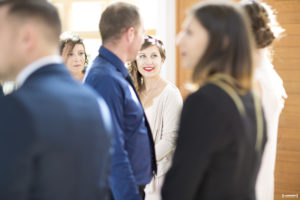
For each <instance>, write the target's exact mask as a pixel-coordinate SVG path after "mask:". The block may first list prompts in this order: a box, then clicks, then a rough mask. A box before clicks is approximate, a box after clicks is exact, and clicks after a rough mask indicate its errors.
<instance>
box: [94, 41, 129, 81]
mask: <svg viewBox="0 0 300 200" xmlns="http://www.w3.org/2000/svg"><path fill="white" fill-rule="evenodd" d="M99 54H100V56H101V57H103V58H104V59H106V60H107V61H108V62H110V63H111V64H113V66H114V67H115V68H116V69H117V70H118V71H120V72H121V73H122V75H123V76H124V77H125V78H126V77H127V76H128V74H129V73H128V70H127V68H126V67H125V65H124V63H123V62H122V60H121V59H120V58H118V57H117V56H116V55H115V54H114V53H112V52H111V51H110V50H108V49H107V48H105V47H104V46H101V47H100V49H99Z"/></svg>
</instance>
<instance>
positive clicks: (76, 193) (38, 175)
mask: <svg viewBox="0 0 300 200" xmlns="http://www.w3.org/2000/svg"><path fill="white" fill-rule="evenodd" d="M60 32H61V25H60V20H59V17H58V13H57V10H56V9H55V8H54V7H53V5H51V4H50V3H48V2H47V1H46V0H22V1H21V0H2V1H0V44H1V45H0V52H1V53H0V80H4V81H9V80H13V81H15V82H16V85H17V89H16V90H15V91H14V92H12V93H11V94H9V95H7V96H4V97H1V99H0V163H1V164H0V199H1V200H2V199H3V200H19V199H22V200H25V199H26V200H27V199H39V200H44V199H45V200H46V199H47V200H50V199H51V200H54V199H55V200H96V199H97V200H98V199H104V198H105V196H106V187H107V182H106V181H107V171H108V167H109V157H110V156H109V155H110V153H109V152H110V140H111V136H110V135H111V132H112V127H111V121H110V113H109V112H108V108H107V106H106V104H105V103H104V101H103V99H102V98H100V97H99V96H97V94H95V93H94V92H93V91H92V90H91V89H89V88H87V87H86V86H83V85H81V84H79V83H77V82H76V81H75V80H74V79H73V78H72V77H71V76H70V75H69V73H68V72H67V71H66V67H65V66H64V65H63V64H62V59H61V57H59V56H58V54H59V52H58V43H59V35H60Z"/></svg>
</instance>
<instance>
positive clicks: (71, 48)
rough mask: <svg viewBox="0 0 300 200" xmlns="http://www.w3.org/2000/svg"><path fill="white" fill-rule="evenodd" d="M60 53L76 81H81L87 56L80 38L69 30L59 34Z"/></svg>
mask: <svg viewBox="0 0 300 200" xmlns="http://www.w3.org/2000/svg"><path fill="white" fill-rule="evenodd" d="M60 54H61V55H62V57H63V60H64V62H65V64H66V66H67V68H68V71H69V72H70V73H71V75H72V76H73V77H74V78H75V79H76V80H78V81H80V82H81V81H82V80H83V77H84V73H85V71H86V67H87V64H88V58H87V54H86V51H85V46H84V44H83V41H82V39H81V38H80V37H79V36H77V35H74V34H72V33H70V32H65V33H63V34H62V35H61V43H60Z"/></svg>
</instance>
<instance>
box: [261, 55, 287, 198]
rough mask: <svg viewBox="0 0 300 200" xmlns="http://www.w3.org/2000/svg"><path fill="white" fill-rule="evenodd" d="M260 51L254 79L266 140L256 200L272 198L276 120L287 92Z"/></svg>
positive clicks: (267, 59) (277, 120) (266, 56)
mask: <svg viewBox="0 0 300 200" xmlns="http://www.w3.org/2000/svg"><path fill="white" fill-rule="evenodd" d="M260 53H261V61H260V64H259V66H258V68H257V69H256V71H255V79H256V80H257V81H258V83H259V85H260V87H261V94H262V106H263V109H264V113H265V117H266V122H267V136H268V141H267V144H266V146H265V151H264V154H263V157H262V163H261V167H260V171H259V173H258V177H257V182H256V198H257V200H274V170H275V160H276V147H277V132H278V122H279V116H280V113H281V111H282V109H283V107H284V101H285V99H286V98H287V94H286V92H285V89H284V87H283V82H282V79H281V78H280V76H279V75H278V74H277V72H276V71H275V69H274V66H273V65H272V63H271V62H270V60H269V58H268V52H267V50H261V52H260Z"/></svg>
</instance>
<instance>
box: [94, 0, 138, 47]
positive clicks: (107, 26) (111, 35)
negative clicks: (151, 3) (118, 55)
mask: <svg viewBox="0 0 300 200" xmlns="http://www.w3.org/2000/svg"><path fill="white" fill-rule="evenodd" d="M140 24H141V21H140V14H139V11H138V8H137V7H136V6H134V5H131V4H128V3H123V2H119V3H114V4H112V5H110V6H108V7H107V8H106V9H105V11H104V12H103V13H102V15H101V19H100V23H99V29H100V34H101V37H102V43H103V44H105V43H106V42H108V41H116V40H118V39H120V37H121V36H122V34H123V33H125V32H126V31H127V30H128V29H129V28H130V27H138V26H139V25H140Z"/></svg>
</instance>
